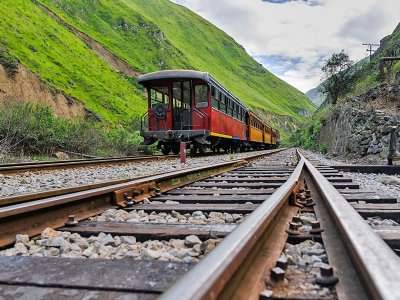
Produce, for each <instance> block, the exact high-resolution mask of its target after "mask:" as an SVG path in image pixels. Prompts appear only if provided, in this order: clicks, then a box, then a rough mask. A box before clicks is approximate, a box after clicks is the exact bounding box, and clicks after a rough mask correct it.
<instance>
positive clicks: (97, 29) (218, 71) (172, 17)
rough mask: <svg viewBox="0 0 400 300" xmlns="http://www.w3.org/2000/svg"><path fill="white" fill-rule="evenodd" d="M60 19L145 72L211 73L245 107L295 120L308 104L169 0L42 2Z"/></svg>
mask: <svg viewBox="0 0 400 300" xmlns="http://www.w3.org/2000/svg"><path fill="white" fill-rule="evenodd" d="M40 2H41V3H43V4H44V5H46V6H47V7H49V8H50V9H51V10H52V11H54V12H55V13H56V14H57V15H58V16H60V17H61V18H62V19H63V20H64V21H66V22H68V23H69V24H72V25H73V26H75V27H76V28H78V29H79V30H81V31H83V32H85V33H86V34H88V35H90V36H91V37H93V38H95V39H96V40H97V41H99V42H101V43H102V44H103V45H104V46H105V47H106V48H107V49H109V50H110V51H112V52H113V53H114V54H116V55H117V56H119V57H120V58H122V59H123V60H125V61H126V62H128V63H129V64H130V65H131V66H133V67H134V68H136V69H138V70H139V71H141V72H143V73H146V72H149V71H156V70H160V69H177V68H186V69H196V70H203V71H208V72H210V73H211V74H212V75H213V76H214V77H216V78H217V79H218V80H220V81H221V82H222V83H223V84H224V85H226V86H227V87H228V88H229V89H230V90H232V92H233V93H234V94H236V95H237V96H238V97H239V98H240V99H242V100H243V101H244V102H245V103H246V104H247V105H249V106H252V107H260V108H263V109H266V110H268V111H272V112H275V113H277V114H281V115H289V116H291V117H292V118H293V119H295V120H297V121H298V122H302V121H304V120H305V117H303V116H301V115H299V114H298V111H300V110H302V109H306V110H308V111H314V109H315V108H314V106H313V105H312V104H311V102H310V101H309V100H308V99H307V98H306V97H305V96H304V95H303V94H302V93H301V92H299V91H298V90H296V89H295V88H293V87H291V86H289V85H288V84H287V83H285V82H283V81H282V80H280V79H279V78H277V77H276V76H274V75H273V74H271V73H270V72H268V71H267V70H265V69H264V68H263V67H262V66H261V65H260V64H258V63H257V62H256V61H255V60H254V59H252V58H251V57H250V56H249V55H248V54H247V53H246V51H245V50H244V49H243V47H241V46H240V45H239V44H237V43H236V42H235V41H234V40H233V39H232V38H231V37H229V36H227V35H226V34H225V33H224V32H223V31H221V30H219V29H218V28H216V27H215V26H213V25H212V24H211V23H209V22H207V21H205V20H204V19H202V18H201V17H199V16H198V15H196V14H194V13H193V12H191V11H190V10H188V9H186V8H184V7H182V6H179V5H176V4H174V3H171V2H170V1H168V0H147V1H139V0H122V1H118V2H116V1H111V0H103V1H80V2H79V3H77V2H76V1H73V0H63V1H56V0H40Z"/></svg>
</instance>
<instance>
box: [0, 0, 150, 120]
mask: <svg viewBox="0 0 400 300" xmlns="http://www.w3.org/2000/svg"><path fill="white" fill-rule="evenodd" d="M0 36H1V39H0V43H1V44H3V45H4V46H5V47H6V48H7V50H8V51H9V52H10V53H11V54H12V55H14V56H16V57H17V58H18V59H19V60H20V61H21V63H22V64H24V65H25V66H27V67H28V68H29V69H31V70H32V71H33V72H35V73H36V74H38V75H39V76H40V77H41V78H42V79H43V80H45V81H46V82H48V83H49V84H50V85H51V86H53V87H55V88H57V89H59V90H62V91H64V92H66V93H67V94H69V95H72V96H73V97H75V98H77V99H79V100H81V101H82V102H83V103H85V105H86V107H87V108H88V109H89V110H91V111H93V112H95V113H97V114H98V115H99V116H100V117H101V118H103V119H104V120H107V121H111V122H120V121H121V120H126V119H129V117H131V116H132V115H135V114H136V115H139V114H141V113H143V112H144V111H145V101H143V98H142V96H140V94H139V93H138V91H137V88H136V86H135V82H134V81H133V82H131V81H132V79H128V78H126V77H125V76H123V75H121V74H118V73H117V72H115V71H114V70H112V69H111V68H110V67H109V66H108V64H107V63H105V62H104V61H103V60H101V59H100V58H99V57H98V56H97V55H96V54H95V53H94V52H93V51H92V50H91V49H89V48H88V47H87V46H86V45H85V44H84V43H83V42H82V41H81V40H79V39H78V38H76V37H75V36H74V35H73V34H72V33H70V32H69V31H68V30H67V29H66V28H64V27H62V26H61V25H59V24H58V23H57V22H55V21H53V20H52V19H51V18H50V17H48V16H47V15H46V14H45V13H43V12H42V11H41V10H40V9H39V8H37V6H36V5H35V4H33V3H32V2H31V1H29V0H2V1H0ZM121 123H123V122H121Z"/></svg>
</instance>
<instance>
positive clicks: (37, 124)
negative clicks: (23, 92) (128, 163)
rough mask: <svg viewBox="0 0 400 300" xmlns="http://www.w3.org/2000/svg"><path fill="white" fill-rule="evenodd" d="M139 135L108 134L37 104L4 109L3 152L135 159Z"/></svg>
mask: <svg viewBox="0 0 400 300" xmlns="http://www.w3.org/2000/svg"><path fill="white" fill-rule="evenodd" d="M139 142H140V137H139V134H138V133H137V132H135V133H128V132H127V131H125V130H123V129H116V130H109V131H105V130H104V128H102V127H101V125H100V124H99V123H96V122H94V121H87V120H86V121H84V120H80V119H76V120H70V119H66V118H59V117H55V116H54V115H53V113H52V112H51V109H50V108H49V107H46V106H40V105H35V104H12V105H6V104H2V105H0V145H1V151H5V152H9V153H23V154H28V155H51V154H52V153H54V152H55V151H57V150H61V151H62V150H67V151H72V152H78V153H85V154H94V155H103V156H108V155H133V154H136V153H138V152H139V151H141V152H143V151H144V150H145V149H146V148H145V147H142V146H139Z"/></svg>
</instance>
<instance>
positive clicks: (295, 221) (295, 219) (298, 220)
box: [292, 216, 301, 224]
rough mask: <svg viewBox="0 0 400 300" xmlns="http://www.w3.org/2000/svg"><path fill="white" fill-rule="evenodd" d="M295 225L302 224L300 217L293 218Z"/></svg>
mask: <svg viewBox="0 0 400 300" xmlns="http://www.w3.org/2000/svg"><path fill="white" fill-rule="evenodd" d="M292 222H293V223H297V224H301V218H300V216H293V218H292Z"/></svg>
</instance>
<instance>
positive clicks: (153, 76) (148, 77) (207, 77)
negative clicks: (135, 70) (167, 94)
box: [138, 70, 249, 111]
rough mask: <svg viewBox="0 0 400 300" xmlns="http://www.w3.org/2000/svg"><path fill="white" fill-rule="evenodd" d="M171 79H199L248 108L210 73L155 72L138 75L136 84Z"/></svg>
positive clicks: (187, 71)
mask: <svg viewBox="0 0 400 300" xmlns="http://www.w3.org/2000/svg"><path fill="white" fill-rule="evenodd" d="M171 78H179V79H189V78H190V79H201V80H204V81H205V82H207V83H209V84H211V85H214V86H215V87H217V88H218V89H220V90H222V91H223V92H224V93H225V94H226V95H228V96H229V97H231V98H233V99H235V101H236V102H238V103H239V104H240V105H241V106H242V107H243V108H244V109H245V110H247V111H248V110H249V108H248V107H247V106H246V105H244V104H243V102H242V101H240V100H239V99H238V98H237V97H236V96H235V95H234V94H232V93H231V92H230V91H229V90H228V89H227V88H226V87H224V86H223V85H222V84H221V83H220V82H219V81H218V80H216V79H215V78H214V77H212V76H211V74H210V73H207V72H201V71H194V70H164V71H157V72H153V73H148V74H145V75H140V76H139V77H138V82H139V83H142V84H144V83H145V82H147V81H152V80H162V79H171Z"/></svg>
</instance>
